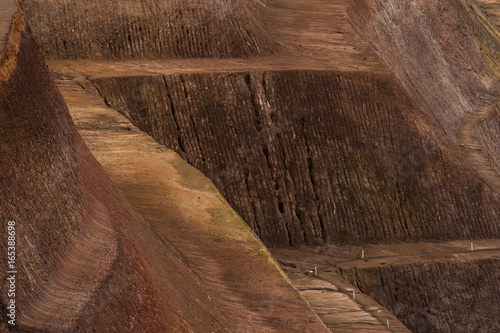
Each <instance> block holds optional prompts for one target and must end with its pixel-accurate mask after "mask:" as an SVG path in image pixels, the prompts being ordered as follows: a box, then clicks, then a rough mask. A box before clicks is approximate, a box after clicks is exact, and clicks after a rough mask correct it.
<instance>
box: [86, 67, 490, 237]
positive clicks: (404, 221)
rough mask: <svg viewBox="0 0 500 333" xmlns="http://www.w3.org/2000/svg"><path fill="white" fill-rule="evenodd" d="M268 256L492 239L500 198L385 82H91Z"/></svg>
mask: <svg viewBox="0 0 500 333" xmlns="http://www.w3.org/2000/svg"><path fill="white" fill-rule="evenodd" d="M91 81H92V82H93V83H94V85H95V87H96V88H97V90H98V91H99V92H100V94H101V95H102V96H103V97H104V99H105V101H106V102H107V103H108V104H109V105H111V106H113V107H114V108H115V109H117V110H118V111H120V112H121V113H123V114H124V115H126V116H127V117H128V118H129V119H131V120H132V122H133V123H134V124H136V125H137V126H138V127H139V128H140V129H142V130H143V131H145V132H146V133H149V134H150V135H151V136H152V137H153V138H155V139H156V140H157V141H158V142H160V143H162V144H164V145H166V146H167V147H169V148H171V149H173V150H175V151H177V152H178V153H179V154H180V155H181V156H183V157H184V158H185V159H186V160H187V161H188V162H189V163H191V164H192V165H194V166H195V167H196V168H198V169H200V170H202V171H203V172H204V173H205V174H206V175H208V176H209V177H210V178H211V179H212V180H213V182H214V183H215V184H216V186H217V187H218V189H219V191H221V193H223V194H224V195H225V197H226V198H227V200H228V201H229V202H230V203H231V205H232V206H233V207H234V208H235V209H236V210H237V211H238V213H239V214H241V216H242V217H243V218H244V220H245V221H247V223H248V224H249V225H250V226H252V228H253V229H254V230H255V232H256V233H257V234H258V235H259V236H260V237H261V238H262V239H263V240H264V242H265V243H266V244H268V245H269V246H283V245H288V244H291V245H302V244H307V245H314V244H323V243H327V244H328V243H338V242H340V243H357V242H393V241H403V240H431V239H433V240H447V239H463V238H481V237H495V236H498V235H499V225H498V221H499V214H500V211H499V207H500V205H499V199H498V197H497V196H496V195H495V194H493V193H492V192H491V191H490V190H489V188H488V187H487V186H485V185H484V184H483V183H482V182H481V180H480V179H478V176H477V174H476V173H475V172H474V171H473V170H472V169H471V168H470V166H468V165H467V164H464V163H461V162H460V161H459V159H460V157H459V156H460V155H459V153H458V151H457V149H456V148H454V145H453V143H452V142H451V141H450V140H449V139H447V138H446V136H445V135H444V133H442V131H441V130H440V128H439V127H438V126H437V125H436V123H435V122H434V120H433V119H430V118H429V117H427V116H425V114H424V113H423V111H422V110H421V109H420V108H419V107H418V105H416V104H415V103H414V102H412V100H411V99H410V98H409V97H408V96H407V94H406V92H405V91H404V90H402V89H400V88H399V87H398V85H397V83H396V82H395V80H394V78H393V76H391V75H382V74H378V75H371V74H365V73H356V72H353V73H348V72H344V73H333V72H315V71H314V72H313V71H279V72H243V73H233V74H223V73H220V74H191V75H185V74H183V75H164V76H162V75H156V76H153V75H149V76H132V77H95V78H91Z"/></svg>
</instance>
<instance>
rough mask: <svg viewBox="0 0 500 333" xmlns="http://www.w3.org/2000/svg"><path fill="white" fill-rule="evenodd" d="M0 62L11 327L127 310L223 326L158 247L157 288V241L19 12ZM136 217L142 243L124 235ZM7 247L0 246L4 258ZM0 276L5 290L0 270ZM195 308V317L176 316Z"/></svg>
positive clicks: (110, 320)
mask: <svg viewBox="0 0 500 333" xmlns="http://www.w3.org/2000/svg"><path fill="white" fill-rule="evenodd" d="M0 66H1V67H0V73H1V76H0V79H1V80H0V111H1V112H0V133H1V158H0V163H1V170H2V172H1V176H0V184H1V186H0V188H1V190H0V202H1V203H2V209H1V213H0V219H1V220H2V221H3V222H2V223H3V224H6V222H7V221H10V220H14V221H16V233H17V258H18V260H17V265H18V268H17V269H18V271H19V275H18V279H17V283H16V298H15V299H16V305H17V316H18V318H17V322H16V323H17V325H16V327H17V329H19V330H20V331H38V332H45V331H47V332H49V331H50V332H54V331H73V330H75V329H76V328H77V327H78V328H79V329H81V330H83V331H89V330H90V328H93V329H94V330H96V331H101V332H104V331H109V327H114V328H115V330H116V331H123V330H126V329H127V327H129V325H130V323H132V317H134V318H136V319H134V321H135V325H140V326H142V327H144V328H145V329H147V330H149V331H162V330H165V328H166V327H176V328H178V329H179V330H180V331H188V330H189V328H193V329H195V327H198V329H202V330H203V329H216V330H217V329H219V330H224V329H223V328H224V327H225V326H226V325H225V323H223V322H222V321H223V320H222V319H221V318H222V316H217V314H216V313H217V309H216V308H215V309H210V310H208V309H209V308H210V307H213V305H211V304H210V303H211V302H209V301H208V299H207V296H206V294H205V292H204V291H203V288H202V287H201V286H200V285H199V284H198V283H197V282H196V278H195V277H194V276H193V274H192V273H190V271H189V269H188V268H187V267H186V266H185V264H183V263H182V262H181V260H180V259H179V258H178V257H176V256H175V255H174V254H173V253H172V252H170V251H168V250H166V249H165V248H164V250H165V251H164V252H162V254H161V255H160V257H159V258H158V260H159V262H158V263H160V262H163V264H164V265H165V267H171V269H172V270H171V271H169V272H168V273H167V275H168V276H169V279H171V281H172V282H174V281H177V284H176V285H175V286H174V285H170V284H168V285H166V284H163V285H160V286H158V284H157V281H155V280H156V279H157V278H156V277H155V269H154V268H153V267H152V266H151V263H148V262H146V261H145V260H144V257H143V256H144V255H146V254H147V253H149V254H152V252H151V251H153V249H154V246H155V245H153V244H156V246H160V248H162V246H161V245H160V244H162V242H161V241H159V240H158V239H157V238H155V235H154V233H152V232H151V230H150V229H148V225H147V224H146V223H145V222H144V220H142V219H141V218H140V217H139V216H138V214H137V213H135V212H134V211H133V210H132V209H131V208H130V207H129V205H128V204H127V203H126V201H125V200H124V199H123V198H122V196H121V195H120V194H119V193H118V192H117V191H116V190H115V188H114V187H113V186H112V184H111V182H110V181H109V179H108V178H107V176H106V175H105V174H104V172H103V171H102V169H101V168H100V166H99V164H98V163H97V162H96V161H95V159H94V158H93V156H92V155H91V154H90V152H89V151H88V148H87V147H86V146H85V144H84V143H83V141H82V140H81V138H80V136H79V135H78V134H77V132H76V129H75V127H74V125H73V124H72V122H71V118H70V116H69V114H68V111H67V108H66V106H65V104H64V101H63V99H62V97H61V95H60V93H59V92H58V90H57V88H56V86H55V84H54V82H53V80H52V78H51V76H50V74H49V71H48V69H47V67H46V65H45V64H44V63H43V60H42V58H41V56H40V55H39V53H38V51H37V50H36V46H35V45H34V42H33V39H32V37H31V36H30V34H29V32H28V29H27V28H26V26H25V25H24V19H23V15H22V13H21V12H18V13H17V14H16V17H15V19H14V22H13V28H12V32H11V34H10V39H9V43H8V44H7V46H6V48H5V49H4V51H3V52H2V54H1V58H0ZM136 224H137V225H139V226H141V228H143V232H144V235H147V238H148V242H147V243H145V242H144V241H141V240H140V239H137V238H136V236H134V235H133V234H131V225H136ZM2 228H4V227H2ZM6 246H7V243H6V242H2V243H1V245H0V247H1V249H2V256H1V258H2V260H3V261H4V262H7V259H6V253H7V251H6ZM1 274H2V279H1V280H2V290H7V289H8V288H6V276H5V274H6V272H5V270H3V271H2V273H1ZM186 277H191V278H186ZM186 294H190V295H191V294H194V295H198V296H197V297H198V298H199V299H200V300H201V303H198V302H193V303H192V304H187V303H186V302H185V301H182V297H183V295H186ZM159 295H161V296H159ZM166 295H168V297H166ZM4 297H6V295H2V308H3V309H5V304H6V303H5V301H6V300H5V298H4ZM192 307H194V309H197V310H195V311H198V312H199V315H200V318H203V319H202V322H197V323H196V322H187V321H186V319H185V318H182V316H179V315H177V314H175V312H176V311H179V312H185V313H187V312H189V311H193V308H192ZM188 308H192V309H191V310H188ZM214 310H215V312H212V311H214ZM103 313H106V316H105V317H106V320H102V318H103V317H102V314H103ZM203 322H204V323H203ZM4 324H5V321H4V320H2V325H4ZM2 331H7V328H6V327H5V326H4V327H3V329H2Z"/></svg>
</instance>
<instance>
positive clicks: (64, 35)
mask: <svg viewBox="0 0 500 333" xmlns="http://www.w3.org/2000/svg"><path fill="white" fill-rule="evenodd" d="M20 2H21V6H22V8H23V10H24V11H25V12H26V13H27V19H28V21H29V22H30V24H31V26H32V29H33V31H34V35H35V37H36V40H37V42H38V44H39V45H40V47H41V50H42V53H43V55H44V56H45V57H46V58H56V59H81V58H90V59H123V58H149V59H156V58H197V57H210V58H226V57H242V56H243V57H245V56H250V55H265V54H271V53H274V52H275V51H276V50H277V49H278V46H277V45H278V44H277V43H276V42H275V41H274V40H273V38H272V37H271V36H270V35H269V34H268V32H267V30H266V29H265V28H264V27H263V26H262V24H261V22H260V21H259V20H258V16H259V14H258V11H257V10H256V9H255V7H256V6H255V4H253V6H252V7H251V8H252V9H250V6H248V5H247V3H246V1H244V0H225V1H209V0H190V1H158V0H141V1H135V0H126V1H112V0H105V1H95V0H94V1H79V0H56V1H54V0H23V1H20ZM55 18H57V19H55Z"/></svg>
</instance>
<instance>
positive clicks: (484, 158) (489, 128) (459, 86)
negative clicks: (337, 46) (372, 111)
mask: <svg viewBox="0 0 500 333" xmlns="http://www.w3.org/2000/svg"><path fill="white" fill-rule="evenodd" d="M348 12H349V16H350V18H351V22H352V23H353V25H354V26H356V28H357V30H358V31H360V33H361V34H362V35H363V36H364V37H365V38H366V40H367V41H369V42H370V43H371V44H372V46H373V47H374V49H375V50H376V51H377V52H378V53H379V55H380V57H381V58H382V59H383V60H384V61H385V63H386V64H387V65H388V67H389V68H390V69H391V70H392V71H393V72H394V74H395V75H396V76H397V77H398V79H399V80H400V81H401V82H402V83H403V85H404V86H405V87H406V88H407V89H408V91H409V92H410V94H411V95H412V96H413V98H414V99H415V100H417V101H418V102H419V103H420V105H422V107H423V108H424V109H425V110H426V111H427V112H428V113H429V114H431V115H432V116H433V117H434V118H435V119H436V120H437V122H438V123H439V125H440V126H441V127H442V128H443V130H444V131H445V132H446V134H447V135H448V136H449V137H450V138H452V140H453V141H455V142H456V143H457V144H458V145H460V146H461V147H463V148H464V149H463V150H464V152H463V154H464V157H465V158H466V159H468V160H470V161H471V162H472V164H473V165H474V166H475V169H476V170H477V171H478V172H479V173H480V175H481V177H482V178H483V179H484V181H485V182H486V183H488V184H489V185H490V186H491V188H492V189H493V190H496V189H498V188H500V177H499V173H498V170H499V169H498V162H497V161H498V159H499V158H500V151H499V150H498V147H495V144H493V143H492V142H494V141H495V140H494V138H498V126H499V124H500V123H499V122H498V112H499V110H500V103H498V97H499V91H500V85H499V79H500V33H499V32H498V30H497V29H496V28H495V26H494V25H493V24H492V23H490V22H489V21H488V20H487V18H486V17H485V16H484V15H483V13H482V12H481V10H480V9H479V8H478V7H477V6H476V5H475V3H474V2H470V1H467V0H455V1H447V2H437V1H411V2H409V1H399V0H391V1H378V0H366V1H365V0H363V1H353V2H352V3H351V7H350V9H349V11H348Z"/></svg>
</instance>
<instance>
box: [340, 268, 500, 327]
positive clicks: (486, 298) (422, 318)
mask: <svg viewBox="0 0 500 333" xmlns="http://www.w3.org/2000/svg"><path fill="white" fill-rule="evenodd" d="M343 274H344V276H345V277H347V279H348V280H349V281H350V282H351V283H353V284H355V285H356V286H357V287H358V288H359V289H360V290H362V291H363V292H366V293H367V294H368V295H369V296H371V297H372V298H374V299H375V300H376V301H377V302H379V303H380V304H382V305H383V306H385V307H387V308H388V309H389V310H390V311H391V312H392V313H393V314H394V315H396V316H397V317H398V318H399V319H401V320H402V321H403V323H404V324H405V325H406V326H407V327H408V328H409V329H410V330H411V331H412V332H464V333H465V332H496V331H498V329H499V328H500V319H499V318H498V316H495V315H493V313H496V311H497V309H499V308H500V286H499V284H498V281H499V279H500V260H499V259H498V258H497V259H484V260H477V261H463V262H434V263H425V264H408V265H399V266H393V265H388V266H386V267H374V268H361V269H352V270H347V271H344V272H343ZM488 314H490V315H488Z"/></svg>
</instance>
